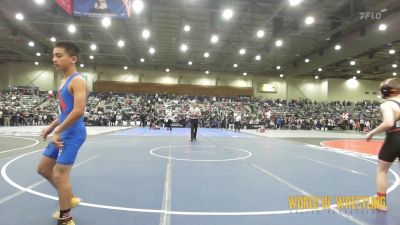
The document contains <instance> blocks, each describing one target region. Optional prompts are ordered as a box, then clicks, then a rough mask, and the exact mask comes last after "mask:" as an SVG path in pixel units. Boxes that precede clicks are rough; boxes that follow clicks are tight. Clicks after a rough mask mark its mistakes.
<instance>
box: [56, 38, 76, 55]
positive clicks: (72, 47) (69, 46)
mask: <svg viewBox="0 0 400 225" xmlns="http://www.w3.org/2000/svg"><path fill="white" fill-rule="evenodd" d="M54 47H58V48H64V49H65V52H67V54H68V55H69V56H76V57H78V56H79V53H80V50H79V48H78V46H77V45H76V44H74V43H72V42H67V41H64V42H57V43H56V45H55V46H54Z"/></svg>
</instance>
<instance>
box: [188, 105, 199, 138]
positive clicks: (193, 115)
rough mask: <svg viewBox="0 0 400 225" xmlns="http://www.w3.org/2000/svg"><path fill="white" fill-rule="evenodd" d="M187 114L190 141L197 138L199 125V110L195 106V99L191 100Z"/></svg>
mask: <svg viewBox="0 0 400 225" xmlns="http://www.w3.org/2000/svg"><path fill="white" fill-rule="evenodd" d="M188 114H189V118H190V135H191V136H190V141H193V140H197V139H196V136H197V127H198V126H199V118H200V116H201V111H200V109H199V107H197V104H196V101H195V100H193V102H192V106H191V107H190V108H189V111H188Z"/></svg>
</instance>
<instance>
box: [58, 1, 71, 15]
mask: <svg viewBox="0 0 400 225" xmlns="http://www.w3.org/2000/svg"><path fill="white" fill-rule="evenodd" d="M56 3H57V4H58V5H59V6H60V7H61V8H62V9H64V11H65V12H67V13H68V14H69V15H72V12H73V10H72V0H56Z"/></svg>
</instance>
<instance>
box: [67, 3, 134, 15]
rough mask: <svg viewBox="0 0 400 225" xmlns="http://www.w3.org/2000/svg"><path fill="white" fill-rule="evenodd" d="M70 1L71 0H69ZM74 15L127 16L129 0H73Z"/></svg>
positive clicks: (128, 13)
mask: <svg viewBox="0 0 400 225" xmlns="http://www.w3.org/2000/svg"><path fill="white" fill-rule="evenodd" d="M71 1H72V0H71ZM73 6H74V8H73V12H74V15H75V16H86V17H105V16H107V17H111V18H129V17H130V14H131V13H130V12H131V10H130V1H129V0H74V1H73Z"/></svg>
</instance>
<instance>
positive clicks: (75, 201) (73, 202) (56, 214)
mask: <svg viewBox="0 0 400 225" xmlns="http://www.w3.org/2000/svg"><path fill="white" fill-rule="evenodd" d="M81 201H82V199H80V198H78V197H72V198H71V207H72V208H75V207H77V206H78V205H79V203H81ZM52 217H53V218H54V219H60V211H56V212H54V213H53V215H52ZM68 225H69V224H68Z"/></svg>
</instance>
